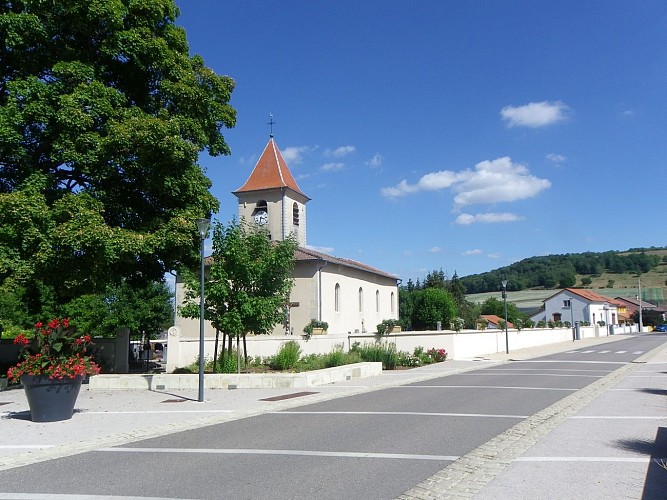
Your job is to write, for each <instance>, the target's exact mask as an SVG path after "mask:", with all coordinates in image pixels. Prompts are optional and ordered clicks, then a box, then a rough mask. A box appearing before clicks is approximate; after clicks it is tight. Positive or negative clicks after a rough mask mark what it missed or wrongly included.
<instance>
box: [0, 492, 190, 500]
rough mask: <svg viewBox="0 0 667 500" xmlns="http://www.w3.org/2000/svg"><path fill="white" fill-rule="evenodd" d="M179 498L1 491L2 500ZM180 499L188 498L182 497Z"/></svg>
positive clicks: (150, 499)
mask: <svg viewBox="0 0 667 500" xmlns="http://www.w3.org/2000/svg"><path fill="white" fill-rule="evenodd" d="M120 499H127V500H177V499H175V498H174V497H169V498H167V497H139V496H137V495H132V496H131V497H125V496H117V495H73V494H71V493H68V494H67V495H60V494H56V493H53V494H50V493H0V500H120ZM178 500H187V499H185V498H181V499H178Z"/></svg>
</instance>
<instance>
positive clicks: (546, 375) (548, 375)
mask: <svg viewBox="0 0 667 500" xmlns="http://www.w3.org/2000/svg"><path fill="white" fill-rule="evenodd" d="M505 374H506V375H512V373H511V371H510V370H506V371H505ZM459 375H475V376H483V375H484V373H474V372H471V373H461V374H459ZM525 375H526V376H528V374H525ZM530 376H531V377H537V376H539V377H580V378H581V377H583V378H603V377H604V376H605V375H577V374H570V373H531V374H530Z"/></svg>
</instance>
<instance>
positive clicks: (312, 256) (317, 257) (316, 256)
mask: <svg viewBox="0 0 667 500" xmlns="http://www.w3.org/2000/svg"><path fill="white" fill-rule="evenodd" d="M294 260H295V261H308V260H311V261H324V262H326V263H327V264H338V265H340V266H346V267H350V268H353V269H359V270H361V271H366V272H369V273H373V274H377V275H379V276H384V277H385V278H391V279H395V280H398V276H396V275H394V274H390V273H387V272H384V271H381V270H380V269H376V268H374V267H371V266H368V265H366V264H364V263H362V262H357V261H356V260H350V259H341V258H340V257H333V256H331V255H328V254H326V253H322V252H316V251H315V250H311V249H310V248H306V247H297V249H296V252H294ZM204 264H205V265H206V266H210V265H211V264H213V256H212V255H209V256H208V257H206V258H205V259H204Z"/></svg>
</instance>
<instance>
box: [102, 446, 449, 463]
mask: <svg viewBox="0 0 667 500" xmlns="http://www.w3.org/2000/svg"><path fill="white" fill-rule="evenodd" d="M95 451H99V452H108V453H198V454H208V455H293V456H302V457H336V458H338V457H342V458H382V459H398V460H435V461H446V462H453V461H454V460H458V459H459V458H460V457H458V456H455V455H416V454H408V453H369V452H354V451H311V450H262V449H257V450H255V449H243V448H220V449H216V448H98V449H96V450H95Z"/></svg>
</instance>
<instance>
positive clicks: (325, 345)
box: [167, 326, 637, 372]
mask: <svg viewBox="0 0 667 500" xmlns="http://www.w3.org/2000/svg"><path fill="white" fill-rule="evenodd" d="M626 329H627V330H628V331H622V328H621V327H617V328H611V327H609V328H606V327H599V326H587V327H581V328H580V337H581V338H590V337H604V336H607V335H613V334H619V333H631V331H630V327H626ZM636 330H637V327H636V326H635V332H636ZM573 338H574V333H573V329H572V328H535V329H524V330H521V331H517V330H509V331H508V332H507V342H508V343H509V350H510V352H511V351H513V350H516V349H524V348H527V347H536V346H540V345H547V344H554V343H558V342H567V341H573ZM290 340H295V341H297V342H299V344H300V345H301V350H302V352H303V353H304V354H320V353H328V352H331V351H332V350H334V349H336V348H342V349H343V350H345V351H348V350H349V349H350V347H351V346H352V345H353V344H354V343H355V342H359V343H361V344H364V343H371V342H376V341H377V337H376V336H375V335H372V334H365V335H361V334H352V335H342V334H326V335H312V336H311V338H310V339H309V340H305V339H304V338H303V337H302V336H300V335H261V336H248V337H247V346H248V356H251V357H255V356H261V357H268V356H273V355H274V354H275V353H276V352H278V350H279V349H280V347H281V346H282V345H283V344H284V343H285V342H287V341H290ZM381 341H382V342H392V343H395V344H396V348H397V349H398V350H399V351H409V352H412V351H414V349H415V347H423V348H424V349H426V350H428V349H431V348H433V347H435V348H437V349H445V350H446V351H447V353H448V357H449V359H471V358H475V357H481V356H484V355H486V354H493V353H498V352H505V342H506V338H505V332H504V331H503V330H482V331H479V330H463V331H461V332H459V333H456V332H453V331H449V330H444V331H421V332H400V333H392V334H389V335H386V336H384V337H382V339H381ZM573 342H574V343H575V344H576V341H573ZM214 344H215V342H214V341H213V340H209V339H206V340H205V343H204V353H205V354H204V356H205V357H206V358H209V359H210V358H212V357H213V352H214ZM167 345H168V347H167V372H172V371H174V370H175V369H176V368H178V367H182V366H187V365H190V364H191V363H193V362H195V361H196V359H197V356H198V355H199V340H198V339H192V338H182V337H181V335H180V329H179V328H178V327H172V328H170V329H169V336H168V341H167ZM241 345H242V344H241ZM234 347H235V348H236V342H234ZM221 348H222V345H220V346H219V349H221Z"/></svg>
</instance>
